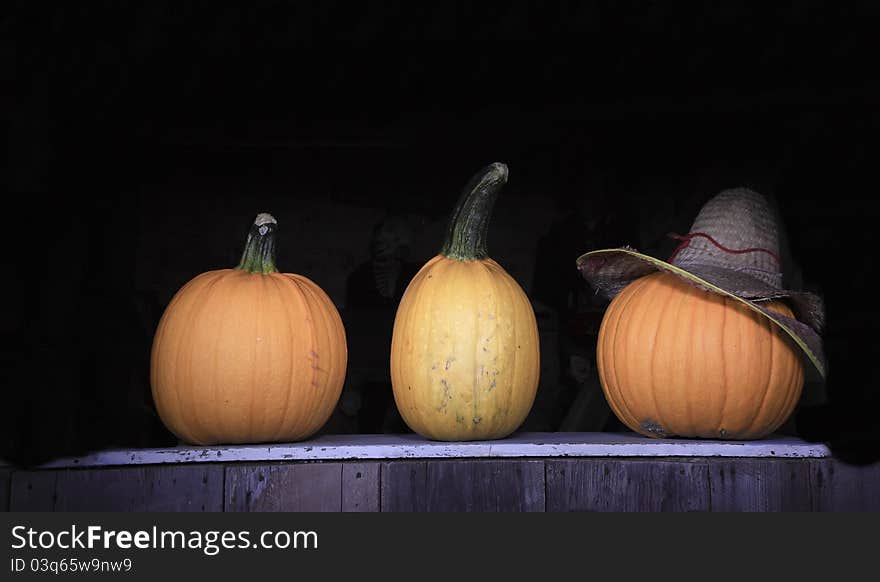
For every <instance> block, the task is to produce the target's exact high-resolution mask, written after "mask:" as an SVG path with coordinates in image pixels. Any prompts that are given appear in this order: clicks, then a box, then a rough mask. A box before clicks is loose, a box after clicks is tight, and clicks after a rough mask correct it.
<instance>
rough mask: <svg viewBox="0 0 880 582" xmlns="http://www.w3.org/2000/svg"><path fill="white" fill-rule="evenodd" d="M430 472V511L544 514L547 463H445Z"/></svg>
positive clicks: (428, 501) (428, 478) (433, 465)
mask: <svg viewBox="0 0 880 582" xmlns="http://www.w3.org/2000/svg"><path fill="white" fill-rule="evenodd" d="M427 469H428V471H427V479H426V481H427V510H428V511H469V512H479V511H495V512H497V511H505V512H507V511H511V512H512V511H544V503H545V502H544V462H543V461H513V460H506V461H443V462H436V463H428V466H427Z"/></svg>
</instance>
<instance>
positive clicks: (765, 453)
mask: <svg viewBox="0 0 880 582" xmlns="http://www.w3.org/2000/svg"><path fill="white" fill-rule="evenodd" d="M830 454H831V452H830V450H829V449H828V447H826V446H825V445H822V444H819V443H807V442H804V441H802V440H800V439H797V438H794V437H790V436H775V437H773V438H767V439H762V440H759V441H713V440H702V439H652V438H647V437H643V436H641V435H638V434H635V433H598V432H597V433H573V432H557V433H516V434H513V435H511V436H509V437H507V438H505V439H500V440H492V441H469V442H443V441H431V440H428V439H425V438H422V437H420V436H418V435H413V434H401V435H392V434H367V435H347V434H343V435H322V436H318V437H315V438H313V439H310V440H307V441H302V442H298V443H283V444H277V445H270V446H267V445H235V446H219V447H196V446H180V447H173V448H165V449H134V450H110V451H100V452H97V453H94V454H91V455H87V456H84V457H71V458H63V459H56V460H53V461H51V462H49V463H46V464H45V465H43V466H40V467H39V468H40V469H64V468H69V469H74V468H82V467H87V466H88V467H97V466H102V467H107V466H127V467H130V466H132V465H145V464H146V465H162V464H191V463H244V462H246V463H269V462H281V463H293V462H297V461H335V462H339V461H344V460H350V461H365V460H368V459H372V460H378V461H390V460H391V459H400V460H413V459H486V458H516V459H522V458H526V457H531V458H547V457H559V458H562V457H567V458H585V457H610V458H618V457H661V458H670V457H676V458H679V457H681V458H693V457H759V458H760V457H766V458H781V457H786V458H822V457H828V456H829V455H830Z"/></svg>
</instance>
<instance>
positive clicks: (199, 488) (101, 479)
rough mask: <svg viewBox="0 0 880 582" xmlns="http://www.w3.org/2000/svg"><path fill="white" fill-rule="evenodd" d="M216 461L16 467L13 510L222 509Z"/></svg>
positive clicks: (219, 468)
mask: <svg viewBox="0 0 880 582" xmlns="http://www.w3.org/2000/svg"><path fill="white" fill-rule="evenodd" d="M222 500H223V468H222V467H220V466H215V465H202V466H198V465H192V466H186V465H181V466H175V467H149V466H147V467H132V468H118V469H87V470H66V471H65V470H62V471H16V472H15V473H14V474H13V495H12V500H11V501H12V505H11V507H13V508H14V510H15V511H220V510H221V509H222V507H223V505H222Z"/></svg>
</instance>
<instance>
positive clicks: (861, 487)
mask: <svg viewBox="0 0 880 582" xmlns="http://www.w3.org/2000/svg"><path fill="white" fill-rule="evenodd" d="M810 468H811V486H812V488H813V491H814V492H815V496H816V508H817V509H818V510H819V511H880V462H878V463H873V464H870V465H853V464H848V463H844V462H842V461H838V460H836V459H827V460H814V461H811V462H810Z"/></svg>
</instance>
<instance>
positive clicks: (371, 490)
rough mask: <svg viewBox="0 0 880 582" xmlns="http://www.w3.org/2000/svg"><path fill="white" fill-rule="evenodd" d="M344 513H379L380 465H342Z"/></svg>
mask: <svg viewBox="0 0 880 582" xmlns="http://www.w3.org/2000/svg"><path fill="white" fill-rule="evenodd" d="M342 511H351V512H366V511H379V463H344V464H343V465H342Z"/></svg>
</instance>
